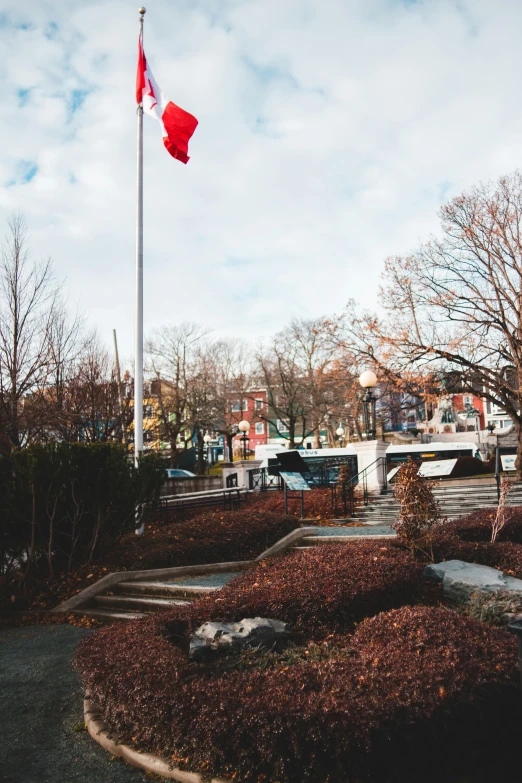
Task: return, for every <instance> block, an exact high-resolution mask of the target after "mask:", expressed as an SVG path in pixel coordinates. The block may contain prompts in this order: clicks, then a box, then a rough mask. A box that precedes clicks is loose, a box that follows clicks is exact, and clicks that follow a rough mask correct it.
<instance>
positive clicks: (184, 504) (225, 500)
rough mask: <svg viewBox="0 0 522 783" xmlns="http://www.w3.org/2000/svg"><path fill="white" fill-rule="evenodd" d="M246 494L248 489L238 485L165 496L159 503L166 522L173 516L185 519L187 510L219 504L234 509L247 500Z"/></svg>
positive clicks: (226, 509) (161, 516)
mask: <svg viewBox="0 0 522 783" xmlns="http://www.w3.org/2000/svg"><path fill="white" fill-rule="evenodd" d="M246 496H247V490H246V489H243V488H242V487H237V486H236V487H230V488H228V489H221V490H210V491H208V492H194V493H188V494H186V495H171V496H169V497H163V498H160V503H159V511H160V518H161V521H162V522H163V523H164V524H166V523H167V522H169V521H170V520H171V518H172V517H175V518H178V519H179V518H181V519H183V517H184V516H185V512H186V511H189V510H191V509H195V508H206V507H209V506H218V507H221V508H222V509H223V510H225V511H234V510H236V509H238V508H239V507H240V505H241V503H242V502H244V501H245V500H246Z"/></svg>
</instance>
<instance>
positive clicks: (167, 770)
mask: <svg viewBox="0 0 522 783" xmlns="http://www.w3.org/2000/svg"><path fill="white" fill-rule="evenodd" d="M83 719H84V721H85V726H86V728H87V731H88V732H89V734H90V735H91V737H92V738H93V739H94V740H96V742H97V743H98V744H99V745H101V747H102V748H104V750H107V751H108V752H109V753H111V754H112V755H113V756H118V757H119V758H121V759H123V761H125V762H127V764H131V765H132V766H133V767H139V768H140V769H143V770H145V771H146V772H152V773H154V774H155V775H158V776H159V777H162V778H165V779H167V780H177V781H178V783H230V779H228V780H227V779H225V778H208V777H203V776H202V775H200V774H199V773H198V772H187V771H185V770H182V769H178V768H177V767H173V766H172V765H171V764H169V762H168V761H167V759H165V758H163V757H162V756H156V755H155V754H154V753H140V752H139V751H137V750H133V749H132V748H131V747H130V746H129V745H120V743H119V742H118V741H117V739H116V738H115V737H114V736H113V735H112V734H111V733H110V732H109V731H108V729H107V727H106V725H105V723H104V722H103V719H102V718H101V716H100V715H98V714H97V713H96V712H95V711H94V710H93V708H92V704H91V700H90V698H89V694H85V698H84V700H83Z"/></svg>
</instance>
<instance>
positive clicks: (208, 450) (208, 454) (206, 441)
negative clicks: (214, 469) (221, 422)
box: [203, 432, 212, 473]
mask: <svg viewBox="0 0 522 783" xmlns="http://www.w3.org/2000/svg"><path fill="white" fill-rule="evenodd" d="M211 440H212V437H211V436H210V435H209V434H208V432H207V433H206V435H205V436H204V437H203V441H204V443H205V445H206V447H207V473H210V441H211Z"/></svg>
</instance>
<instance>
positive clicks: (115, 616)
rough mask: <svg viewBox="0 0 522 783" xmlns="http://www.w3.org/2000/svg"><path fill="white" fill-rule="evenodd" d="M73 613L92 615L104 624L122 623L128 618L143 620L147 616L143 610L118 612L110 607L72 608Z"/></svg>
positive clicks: (82, 615) (85, 615)
mask: <svg viewBox="0 0 522 783" xmlns="http://www.w3.org/2000/svg"><path fill="white" fill-rule="evenodd" d="M70 613H71V614H76V615H79V616H80V617H90V618H91V619H92V620H99V621H100V622H101V623H103V624H104V625H110V624H111V623H122V622H127V621H128V620H141V619H142V618H144V617H147V615H146V614H143V613H141V612H118V611H112V610H110V609H94V608H92V609H91V608H88V609H72V610H71V612H70Z"/></svg>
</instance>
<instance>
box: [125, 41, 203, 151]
mask: <svg viewBox="0 0 522 783" xmlns="http://www.w3.org/2000/svg"><path fill="white" fill-rule="evenodd" d="M136 101H137V102H138V104H139V103H141V104H143V111H144V112H145V114H149V115H150V116H151V117H154V118H155V119H156V120H158V122H159V123H160V124H161V128H162V131H163V143H164V145H165V147H166V148H167V150H168V151H169V152H170V154H171V155H172V157H173V158H176V160H181V162H182V163H187V161H188V160H189V156H188V143H189V140H190V137H191V136H192V134H193V133H194V131H195V130H196V127H197V124H198V121H197V119H196V118H195V117H193V116H192V114H189V113H188V111H184V110H183V109H180V107H179V106H176V104H175V103H172V101H168V100H167V99H166V98H165V96H164V95H163V93H162V92H161V90H160V88H159V87H158V84H157V82H156V79H155V78H154V76H153V75H152V71H151V70H150V66H149V65H148V64H147V59H146V57H145V54H144V52H143V44H142V40H141V36H140V37H139V38H138V73H137V75H136Z"/></svg>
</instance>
